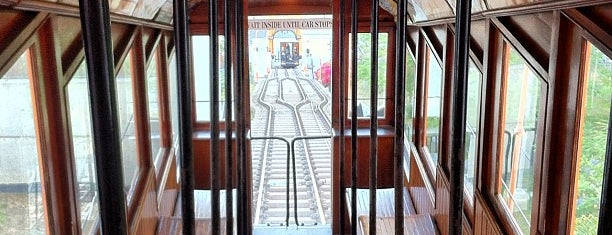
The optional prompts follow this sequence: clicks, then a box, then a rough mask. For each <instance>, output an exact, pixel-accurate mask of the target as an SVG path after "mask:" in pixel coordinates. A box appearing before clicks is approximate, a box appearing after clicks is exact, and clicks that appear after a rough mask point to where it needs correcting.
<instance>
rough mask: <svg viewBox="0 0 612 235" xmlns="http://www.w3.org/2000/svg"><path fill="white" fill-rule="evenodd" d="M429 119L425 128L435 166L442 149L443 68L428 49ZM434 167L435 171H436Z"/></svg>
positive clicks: (427, 143) (426, 140)
mask: <svg viewBox="0 0 612 235" xmlns="http://www.w3.org/2000/svg"><path fill="white" fill-rule="evenodd" d="M427 65H428V69H427V101H426V102H427V119H426V121H425V127H426V130H427V137H426V139H425V143H426V145H427V149H428V150H429V156H430V157H431V161H432V163H433V165H434V166H435V165H436V163H438V149H439V148H440V129H441V128H440V123H441V120H440V117H441V114H442V89H443V87H442V86H443V84H442V67H441V66H440V64H439V63H438V61H437V60H436V58H435V57H434V55H433V54H432V53H431V50H430V49H429V48H428V49H427ZM435 169H436V168H435V167H434V171H435Z"/></svg>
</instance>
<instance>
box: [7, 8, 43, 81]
mask: <svg viewBox="0 0 612 235" xmlns="http://www.w3.org/2000/svg"><path fill="white" fill-rule="evenodd" d="M48 16H49V14H47V13H38V14H37V15H36V16H35V17H34V18H33V19H32V20H31V21H30V22H29V23H28V24H27V25H25V26H24V27H22V28H21V29H19V31H18V32H15V34H17V36H16V37H15V39H14V40H13V41H11V42H10V43H9V44H8V45H5V46H4V47H3V48H0V74H4V73H6V71H8V70H9V68H10V67H11V66H12V65H13V63H15V61H16V60H17V58H19V57H20V56H21V54H20V53H23V51H24V50H26V48H27V47H29V46H30V45H31V44H32V39H31V38H32V37H33V36H35V34H36V32H37V31H38V29H39V28H40V27H41V26H42V25H43V24H44V23H45V22H46V20H47V18H48Z"/></svg>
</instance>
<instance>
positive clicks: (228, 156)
mask: <svg viewBox="0 0 612 235" xmlns="http://www.w3.org/2000/svg"><path fill="white" fill-rule="evenodd" d="M231 2H232V1H230V0H225V6H224V9H223V10H224V12H225V13H224V20H223V21H224V23H223V27H224V31H225V53H224V54H225V218H226V221H225V231H226V234H234V215H233V214H234V213H233V212H234V195H233V192H232V190H233V188H234V184H233V182H234V180H233V177H232V176H233V174H234V172H233V165H232V164H233V157H234V154H233V151H232V150H233V148H232V95H233V94H232V79H233V78H232V62H233V61H232V59H233V56H232V11H231V10H232V4H231Z"/></svg>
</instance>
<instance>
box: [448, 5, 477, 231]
mask: <svg viewBox="0 0 612 235" xmlns="http://www.w3.org/2000/svg"><path fill="white" fill-rule="evenodd" d="M471 7H472V1H461V0H457V16H456V19H455V22H456V24H455V53H454V54H455V57H454V67H455V69H454V70H453V72H454V75H453V101H454V105H453V124H452V132H451V133H452V141H453V142H452V146H453V148H452V152H451V169H450V173H451V175H450V186H451V187H450V197H451V198H450V212H449V216H450V217H449V219H450V226H449V228H448V231H449V232H448V234H461V232H462V230H461V229H462V227H461V225H462V220H463V187H464V185H463V174H464V168H465V162H464V161H465V120H466V117H465V116H466V109H467V104H466V103H467V94H468V66H469V52H470V18H471Z"/></svg>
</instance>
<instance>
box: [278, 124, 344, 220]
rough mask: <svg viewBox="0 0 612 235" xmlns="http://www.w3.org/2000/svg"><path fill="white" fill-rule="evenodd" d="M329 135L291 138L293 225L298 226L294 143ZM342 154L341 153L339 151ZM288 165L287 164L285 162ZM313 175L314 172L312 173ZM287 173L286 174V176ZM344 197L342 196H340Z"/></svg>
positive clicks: (327, 137) (324, 137)
mask: <svg viewBox="0 0 612 235" xmlns="http://www.w3.org/2000/svg"><path fill="white" fill-rule="evenodd" d="M330 138H332V136H331V135H317V136H314V135H313V136H298V137H293V138H291V161H292V162H293V208H294V210H293V214H295V225H297V226H300V224H299V222H298V213H297V178H296V175H295V173H296V171H295V142H296V141H298V140H314V139H330ZM341 152H342V151H341ZM287 164H289V162H287ZM313 173H314V172H313ZM288 174H289V172H287V175H288ZM312 183H313V184H316V183H317V182H312ZM287 191H289V182H287ZM341 195H344V194H341ZM287 197H289V193H287ZM287 203H289V198H287ZM288 214H289V207H288V206H287V215H288ZM286 222H287V223H289V218H287V221H286Z"/></svg>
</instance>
